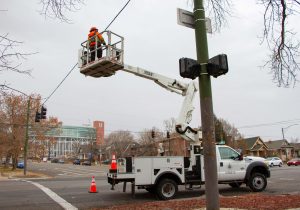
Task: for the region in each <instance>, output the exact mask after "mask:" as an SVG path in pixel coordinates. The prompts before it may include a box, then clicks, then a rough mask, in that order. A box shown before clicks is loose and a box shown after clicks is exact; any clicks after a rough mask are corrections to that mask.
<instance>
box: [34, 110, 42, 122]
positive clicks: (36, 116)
mask: <svg viewBox="0 0 300 210" xmlns="http://www.w3.org/2000/svg"><path fill="white" fill-rule="evenodd" d="M40 119H41V113H39V112H38V111H37V112H35V122H40Z"/></svg>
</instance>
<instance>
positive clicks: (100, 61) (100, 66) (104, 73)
mask: <svg viewBox="0 0 300 210" xmlns="http://www.w3.org/2000/svg"><path fill="white" fill-rule="evenodd" d="M101 34H102V36H103V38H104V40H105V41H106V46H103V45H101V46H97V44H96V46H95V49H94V50H90V49H89V41H88V40H86V41H84V42H82V43H81V48H80V49H79V55H78V66H79V68H80V73H82V74H84V75H85V76H91V77H96V78H97V77H109V76H112V75H114V74H115V72H116V71H118V70H121V69H123V68H124V61H123V60H124V38H123V37H122V36H119V35H118V34H115V33H113V32H111V31H103V32H101ZM97 39H98V37H97V36H96V37H95V40H96V43H97ZM100 48H101V49H102V57H101V58H97V51H98V50H99V49H100ZM92 53H95V60H93V61H92V60H91V54H92Z"/></svg>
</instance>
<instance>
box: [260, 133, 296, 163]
mask: <svg viewBox="0 0 300 210" xmlns="http://www.w3.org/2000/svg"><path fill="white" fill-rule="evenodd" d="M266 145H268V147H269V152H268V156H277V157H279V158H281V159H282V160H283V161H285V162H286V161H288V160H290V159H291V158H292V157H293V152H294V147H293V146H292V145H291V144H290V143H289V142H288V141H287V140H286V139H283V140H276V141H268V142H266Z"/></svg>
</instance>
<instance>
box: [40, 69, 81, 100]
mask: <svg viewBox="0 0 300 210" xmlns="http://www.w3.org/2000/svg"><path fill="white" fill-rule="evenodd" d="M77 64H78V63H76V64H75V65H74V66H73V68H72V69H71V70H70V71H69V73H68V74H67V75H66V76H65V78H63V80H62V81H61V82H60V83H59V84H58V86H57V87H56V88H55V89H54V90H53V91H52V93H51V94H50V95H49V96H48V97H47V98H46V101H45V102H44V103H43V104H42V105H44V104H45V103H46V102H47V101H48V100H49V98H50V97H51V96H52V95H53V94H54V93H55V91H56V90H57V89H58V88H59V86H61V84H62V83H63V82H64V81H65V80H66V79H67V77H68V76H69V75H70V74H71V72H72V71H73V70H74V69H75V67H76V66H77Z"/></svg>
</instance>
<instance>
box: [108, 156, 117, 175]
mask: <svg viewBox="0 0 300 210" xmlns="http://www.w3.org/2000/svg"><path fill="white" fill-rule="evenodd" d="M109 173H117V161H116V156H115V155H112V158H111V164H110V169H109Z"/></svg>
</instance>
